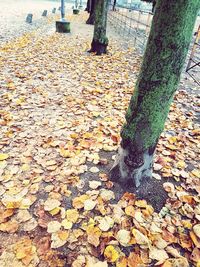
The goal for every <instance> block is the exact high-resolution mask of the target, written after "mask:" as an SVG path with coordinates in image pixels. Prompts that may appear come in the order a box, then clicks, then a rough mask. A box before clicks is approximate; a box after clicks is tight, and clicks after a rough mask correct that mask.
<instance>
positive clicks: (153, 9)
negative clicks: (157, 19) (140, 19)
mask: <svg viewBox="0 0 200 267" xmlns="http://www.w3.org/2000/svg"><path fill="white" fill-rule="evenodd" d="M155 8H156V1H155V0H154V1H153V3H152V13H154V12H155Z"/></svg>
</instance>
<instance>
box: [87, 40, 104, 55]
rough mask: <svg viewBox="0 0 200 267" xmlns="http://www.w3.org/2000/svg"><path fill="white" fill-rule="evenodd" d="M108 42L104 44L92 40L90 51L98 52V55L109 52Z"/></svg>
mask: <svg viewBox="0 0 200 267" xmlns="http://www.w3.org/2000/svg"><path fill="white" fill-rule="evenodd" d="M107 46H108V44H102V43H100V42H98V41H95V40H94V39H93V40H92V44H91V49H90V50H89V51H88V52H89V53H96V55H98V56H100V55H102V54H106V53H107Z"/></svg>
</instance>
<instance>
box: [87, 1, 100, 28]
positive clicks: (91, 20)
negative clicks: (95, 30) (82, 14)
mask: <svg viewBox="0 0 200 267" xmlns="http://www.w3.org/2000/svg"><path fill="white" fill-rule="evenodd" d="M90 1H91V2H90V15H89V18H88V20H87V21H86V24H91V25H94V21H95V2H96V1H97V0H90Z"/></svg>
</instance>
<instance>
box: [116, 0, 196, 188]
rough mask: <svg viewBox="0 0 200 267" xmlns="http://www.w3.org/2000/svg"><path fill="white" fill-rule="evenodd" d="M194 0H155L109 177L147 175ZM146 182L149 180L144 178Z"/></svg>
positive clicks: (174, 84)
mask: <svg viewBox="0 0 200 267" xmlns="http://www.w3.org/2000/svg"><path fill="white" fill-rule="evenodd" d="M199 7H200V1H199V0H174V1H169V0H158V1H157V3H156V10H155V14H154V17H153V21H152V26H151V31H150V36H149V39H148V43H147V47H146V51H145V54H144V58H143V63H142V67H141V70H140V74H139V78H138V80H137V83H136V87H135V90H134V93H133V96H132V98H131V101H130V104H129V107H128V110H127V113H126V123H125V124H124V126H123V129H122V132H121V137H122V142H121V146H120V149H119V154H118V158H117V159H116V162H115V165H114V166H113V168H112V170H111V178H112V179H113V180H118V181H121V182H122V183H123V184H126V183H127V182H128V184H129V182H131V183H132V182H133V183H134V185H135V186H136V187H139V186H140V185H141V186H142V184H144V183H145V184H146V182H147V181H148V179H150V178H151V172H152V164H153V155H154V151H155V148H156V144H157V142H158V139H159V137H160V134H161V133H162V131H163V129H164V123H165V120H166V118H167V115H168V112H169V107H170V104H171V102H172V100H173V95H174V93H175V91H176V89H177V86H178V84H179V80H180V75H181V71H182V67H183V65H184V62H185V59H186V55H187V52H188V48H189V44H190V40H191V36H192V31H193V27H194V23H195V19H196V15H197V11H198V9H199ZM149 182H150V181H149Z"/></svg>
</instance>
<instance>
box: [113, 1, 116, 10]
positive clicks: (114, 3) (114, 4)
mask: <svg viewBox="0 0 200 267" xmlns="http://www.w3.org/2000/svg"><path fill="white" fill-rule="evenodd" d="M116 2H117V0H114V2H113V11H115V6H116Z"/></svg>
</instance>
